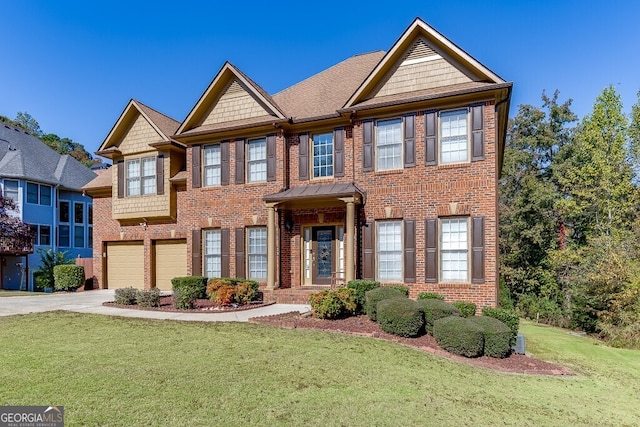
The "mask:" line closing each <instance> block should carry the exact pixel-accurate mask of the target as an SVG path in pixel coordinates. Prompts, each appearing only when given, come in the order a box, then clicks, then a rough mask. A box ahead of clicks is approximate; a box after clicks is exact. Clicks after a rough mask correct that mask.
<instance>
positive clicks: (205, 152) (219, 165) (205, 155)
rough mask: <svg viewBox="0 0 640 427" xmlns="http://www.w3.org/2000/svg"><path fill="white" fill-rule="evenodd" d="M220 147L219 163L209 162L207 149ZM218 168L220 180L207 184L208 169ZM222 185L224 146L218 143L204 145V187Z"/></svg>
mask: <svg viewBox="0 0 640 427" xmlns="http://www.w3.org/2000/svg"><path fill="white" fill-rule="evenodd" d="M216 147H217V149H218V158H219V160H220V161H219V163H217V164H216V163H213V164H207V150H208V149H213V148H216ZM208 169H218V170H219V171H220V173H219V174H218V182H217V183H213V184H207V170H208ZM220 185H222V147H221V145H220V144H219V143H218V144H210V145H206V146H204V147H202V186H203V187H218V186H220Z"/></svg>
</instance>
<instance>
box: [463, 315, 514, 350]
mask: <svg viewBox="0 0 640 427" xmlns="http://www.w3.org/2000/svg"><path fill="white" fill-rule="evenodd" d="M469 320H470V321H471V322H473V323H475V324H476V325H477V326H478V327H479V328H480V329H481V330H482V336H483V337H484V355H485V356H489V357H497V358H500V359H503V358H505V357H507V356H508V355H509V354H510V353H511V344H510V342H511V329H509V327H508V326H507V325H505V324H504V323H502V322H501V321H499V320H498V319H495V318H493V317H487V316H474V317H470V318H469Z"/></svg>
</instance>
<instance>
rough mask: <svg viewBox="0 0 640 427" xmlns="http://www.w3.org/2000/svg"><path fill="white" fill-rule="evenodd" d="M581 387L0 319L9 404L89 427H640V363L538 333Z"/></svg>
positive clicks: (285, 338)
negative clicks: (42, 408) (51, 409)
mask: <svg viewBox="0 0 640 427" xmlns="http://www.w3.org/2000/svg"><path fill="white" fill-rule="evenodd" d="M522 331H523V332H524V334H525V335H526V337H527V349H528V350H529V351H531V352H532V353H534V354H536V355H537V356H539V357H541V358H543V359H545V360H552V361H560V362H563V363H566V364H567V365H569V366H570V367H571V368H573V369H574V370H575V371H576V372H578V375H575V376H572V377H542V376H527V375H515V374H503V373H496V372H493V371H490V370H486V369H482V368H475V367H471V366H467V365H465V364H458V363H455V362H452V361H450V360H446V359H441V358H438V357H436V356H433V355H430V354H427V353H424V352H420V351H417V350H414V349H411V348H406V347H403V346H400V345H397V344H393V343H390V342H386V341H380V340H375V339H369V338H361V337H352V336H347V335H341V334H332V333H326V332H319V331H305V330H285V329H277V328H273V327H268V326H263V325H253V324H236V323H233V324H216V323H186V322H173V321H153V320H144V319H125V318H116V317H105V316H98V315H83V314H73V313H67V312H53V313H43V314H33V315H24V316H12V317H4V318H0V366H2V369H0V405H64V406H65V421H66V425H67V426H77V425H92V426H97V425H105V426H107V425H108V426H118V425H123V426H125V425H126V426H129V425H149V426H152V425H162V426H167V425H168V426H171V425H175V426H185V425H189V426H212V425H243V426H244V425H256V426H271V425H305V426H314V425H322V426H334V425H335V426H387V425H389V426H400V425H402V426H423V425H438V426H440V425H505V424H506V425H531V426H540V425H553V426H558V425H598V426H606V425H616V426H618V425H630V426H631V425H638V424H640V405H638V400H637V399H638V395H640V352H637V351H636V352H634V351H629V350H621V349H613V348H608V347H604V346H602V345H598V344H597V343H596V342H595V341H593V340H591V339H589V338H584V337H576V336H572V335H571V334H569V333H568V332H567V331H564V330H560V329H555V328H549V327H540V326H534V325H532V324H529V323H525V324H524V325H523V326H522Z"/></svg>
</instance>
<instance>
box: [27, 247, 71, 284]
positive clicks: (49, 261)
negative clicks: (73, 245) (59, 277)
mask: <svg viewBox="0 0 640 427" xmlns="http://www.w3.org/2000/svg"><path fill="white" fill-rule="evenodd" d="M38 254H39V255H40V268H39V269H38V270H36V271H35V272H34V274H36V275H37V276H36V288H37V289H38V290H44V288H51V289H53V287H54V283H55V279H54V277H53V268H54V267H55V266H56V265H66V264H72V263H73V260H72V259H68V258H67V253H66V252H55V251H53V250H51V249H47V250H44V249H42V248H40V249H38Z"/></svg>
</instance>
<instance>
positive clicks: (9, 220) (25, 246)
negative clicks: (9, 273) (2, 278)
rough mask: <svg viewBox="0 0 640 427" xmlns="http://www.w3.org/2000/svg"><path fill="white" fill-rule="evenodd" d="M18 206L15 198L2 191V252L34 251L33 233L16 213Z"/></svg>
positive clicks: (0, 239) (0, 231) (0, 219)
mask: <svg viewBox="0 0 640 427" xmlns="http://www.w3.org/2000/svg"><path fill="white" fill-rule="evenodd" d="M17 212H18V208H17V206H16V203H15V202H14V201H13V199H10V198H7V197H4V196H3V195H2V194H1V193H0V252H2V253H13V254H23V253H29V252H33V237H34V236H33V233H31V231H30V230H29V226H28V225H27V224H25V223H24V222H22V221H21V220H20V218H18V217H17V216H16V215H15V214H16V213H17Z"/></svg>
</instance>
